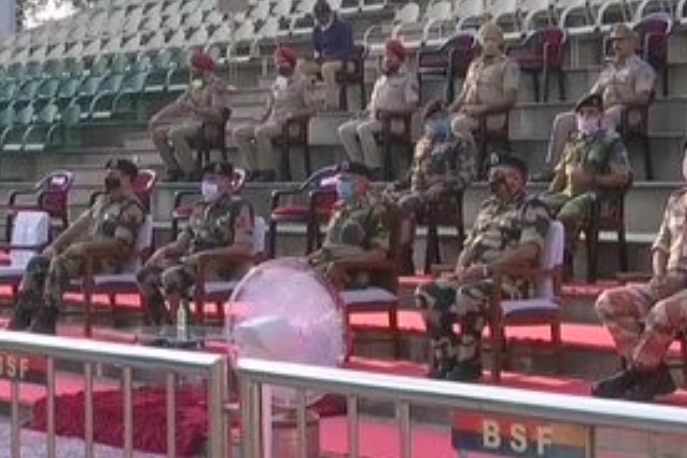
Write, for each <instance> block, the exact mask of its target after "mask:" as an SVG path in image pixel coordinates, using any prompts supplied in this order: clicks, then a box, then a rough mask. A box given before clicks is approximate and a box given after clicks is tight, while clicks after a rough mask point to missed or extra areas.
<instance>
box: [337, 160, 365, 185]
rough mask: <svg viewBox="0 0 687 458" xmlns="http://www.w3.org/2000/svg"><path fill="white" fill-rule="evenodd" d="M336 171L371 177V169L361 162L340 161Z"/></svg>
mask: <svg viewBox="0 0 687 458" xmlns="http://www.w3.org/2000/svg"><path fill="white" fill-rule="evenodd" d="M337 171H338V172H343V173H350V174H353V175H358V176H361V177H365V178H367V179H368V180H371V179H372V171H371V170H370V168H369V167H368V166H366V165H365V164H363V163H361V162H348V161H346V162H342V163H341V164H339V167H338V170H337Z"/></svg>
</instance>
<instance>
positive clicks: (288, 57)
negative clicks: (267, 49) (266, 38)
mask: <svg viewBox="0 0 687 458" xmlns="http://www.w3.org/2000/svg"><path fill="white" fill-rule="evenodd" d="M274 58H275V59H279V60H285V61H287V62H288V63H289V64H291V66H292V67H295V66H296V61H297V60H298V56H297V55H296V51H294V50H293V48H288V47H286V46H280V47H278V48H277V50H276V51H274Z"/></svg>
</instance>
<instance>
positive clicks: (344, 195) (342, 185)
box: [336, 180, 355, 202]
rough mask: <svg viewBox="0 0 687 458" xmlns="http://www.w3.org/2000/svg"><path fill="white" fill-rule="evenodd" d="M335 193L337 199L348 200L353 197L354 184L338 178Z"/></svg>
mask: <svg viewBox="0 0 687 458" xmlns="http://www.w3.org/2000/svg"><path fill="white" fill-rule="evenodd" d="M336 194H337V195H338V196H339V199H341V200H344V201H347V202H348V201H350V200H352V199H353V197H355V186H354V185H353V182H352V181H350V180H339V181H337V182H336Z"/></svg>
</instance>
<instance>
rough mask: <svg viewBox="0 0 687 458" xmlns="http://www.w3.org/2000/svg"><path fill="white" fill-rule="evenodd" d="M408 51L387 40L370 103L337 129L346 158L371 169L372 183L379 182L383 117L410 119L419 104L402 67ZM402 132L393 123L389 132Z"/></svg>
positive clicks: (414, 84) (410, 75)
mask: <svg viewBox="0 0 687 458" xmlns="http://www.w3.org/2000/svg"><path fill="white" fill-rule="evenodd" d="M407 55H408V50H407V49H406V48H405V46H403V43H401V42H400V41H398V40H395V39H390V40H387V42H386V45H385V50H384V59H383V61H382V76H380V77H379V78H378V79H377V81H376V82H375V85H374V88H373V89H372V95H371V96H370V103H369V104H368V106H367V109H366V110H363V111H362V112H361V113H359V114H358V116H357V117H356V118H355V119H352V120H350V121H347V122H345V123H343V124H342V125H341V126H339V139H340V140H341V144H342V145H343V147H344V149H345V150H346V156H348V159H349V160H350V161H353V162H360V163H363V164H365V165H366V166H368V167H370V169H372V175H373V179H375V180H379V179H381V178H382V176H383V173H382V167H383V165H384V164H383V162H384V161H383V158H382V153H381V150H380V148H379V145H378V144H377V139H376V137H375V136H376V135H377V134H379V133H381V132H382V128H383V124H382V118H383V117H385V116H390V117H401V116H406V115H407V116H411V115H412V113H413V111H415V108H416V107H417V103H418V101H419V92H418V86H417V80H416V78H415V75H414V74H413V73H412V72H409V71H407V69H406V68H405V67H404V65H403V64H404V63H405V61H406V58H407ZM402 128H404V126H403V123H402V122H401V121H400V120H399V121H398V122H396V121H392V123H391V129H393V130H394V132H396V130H397V129H402Z"/></svg>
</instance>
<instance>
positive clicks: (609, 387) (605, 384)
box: [591, 368, 639, 399]
mask: <svg viewBox="0 0 687 458" xmlns="http://www.w3.org/2000/svg"><path fill="white" fill-rule="evenodd" d="M637 381H639V374H638V373H637V372H636V371H635V370H633V369H631V368H630V369H622V370H620V371H618V372H616V373H615V374H613V375H611V376H610V377H608V378H605V379H602V380H599V381H598V382H596V383H595V384H594V385H593V386H592V390H591V394H592V396H594V397H597V398H609V399H613V398H620V397H623V396H624V394H625V391H627V390H628V389H629V388H630V387H632V386H633V385H634V384H635V383H636V382H637Z"/></svg>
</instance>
